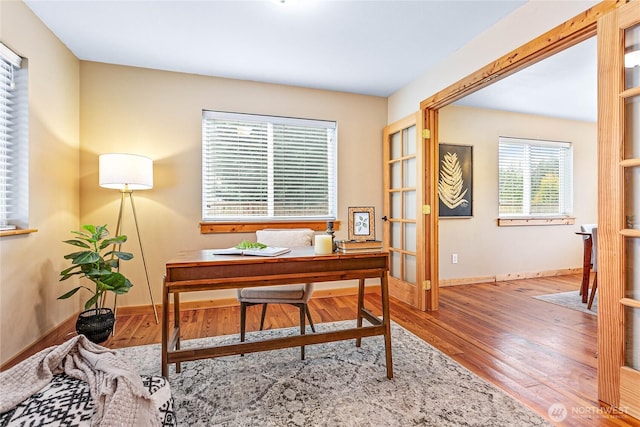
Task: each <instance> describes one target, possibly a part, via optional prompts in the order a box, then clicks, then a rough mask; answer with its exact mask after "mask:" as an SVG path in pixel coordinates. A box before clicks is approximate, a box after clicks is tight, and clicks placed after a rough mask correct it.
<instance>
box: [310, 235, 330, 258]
mask: <svg viewBox="0 0 640 427" xmlns="http://www.w3.org/2000/svg"><path fill="white" fill-rule="evenodd" d="M313 252H314V253H315V254H316V255H329V254H330V253H332V252H333V240H332V239H331V236H330V235H328V234H316V238H315V240H314V243H313Z"/></svg>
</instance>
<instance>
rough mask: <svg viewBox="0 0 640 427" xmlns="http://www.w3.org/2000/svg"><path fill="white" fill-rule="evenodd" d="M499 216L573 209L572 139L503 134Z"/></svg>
mask: <svg viewBox="0 0 640 427" xmlns="http://www.w3.org/2000/svg"><path fill="white" fill-rule="evenodd" d="M498 157H499V159H498V168H499V178H498V179H499V216H500V217H514V216H515V217H517V216H566V215H570V214H571V213H572V211H573V148H572V145H571V143H569V142H557V141H543V140H532V139H520V138H507V137H500V138H499V142H498Z"/></svg>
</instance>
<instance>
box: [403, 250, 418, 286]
mask: <svg viewBox="0 0 640 427" xmlns="http://www.w3.org/2000/svg"><path fill="white" fill-rule="evenodd" d="M404 280H405V282H409V283H411V284H415V283H416V257H415V255H408V254H405V255H404Z"/></svg>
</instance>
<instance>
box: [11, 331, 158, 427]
mask: <svg viewBox="0 0 640 427" xmlns="http://www.w3.org/2000/svg"><path fill="white" fill-rule="evenodd" d="M63 372H64V373H65V374H67V375H69V376H70V377H73V378H78V379H80V380H82V381H85V382H86V383H87V384H89V389H90V391H91V397H92V398H93V400H94V403H95V411H96V412H95V414H94V417H93V419H92V421H91V424H92V425H100V426H141V425H145V426H155V425H159V424H160V422H159V419H158V415H157V411H156V408H155V406H154V404H153V401H152V400H151V396H150V394H149V391H148V390H147V389H145V388H144V386H143V384H142V378H141V377H140V375H138V374H136V373H135V372H133V371H132V370H131V369H130V368H129V366H128V363H127V361H126V360H124V359H122V358H121V356H118V355H117V354H116V352H115V351H112V350H109V349H108V348H105V347H102V346H100V345H97V344H94V343H92V342H91V341H89V340H88V339H87V338H86V337H85V336H84V335H78V336H76V337H74V338H72V339H70V340H69V341H67V342H65V343H63V344H61V345H59V346H53V347H49V348H47V349H44V350H42V351H41V352H39V353H37V354H35V355H33V356H31V357H30V358H28V359H26V360H24V361H23V362H21V363H19V364H17V365H16V366H14V367H13V368H11V369H9V370H7V371H4V372H0V391H1V392H0V413H4V412H7V411H8V410H10V409H12V408H14V407H16V406H17V405H18V404H19V403H21V402H22V401H24V400H26V399H28V398H29V397H30V396H31V395H33V394H34V393H37V392H38V391H40V390H41V389H42V388H43V387H45V386H46V385H47V384H48V383H49V382H50V381H51V379H52V378H53V376H54V375H56V374H60V373H63Z"/></svg>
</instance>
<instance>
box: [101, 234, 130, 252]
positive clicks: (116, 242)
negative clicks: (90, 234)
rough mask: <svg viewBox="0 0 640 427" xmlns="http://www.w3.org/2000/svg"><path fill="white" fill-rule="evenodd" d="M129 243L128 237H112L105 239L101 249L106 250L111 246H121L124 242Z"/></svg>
mask: <svg viewBox="0 0 640 427" xmlns="http://www.w3.org/2000/svg"><path fill="white" fill-rule="evenodd" d="M126 241H127V236H125V235H122V236H118V237H112V238H110V239H105V240H103V241H102V243H101V244H100V249H104V248H106V247H107V246H110V245H120V244H122V243H124V242H126Z"/></svg>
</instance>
